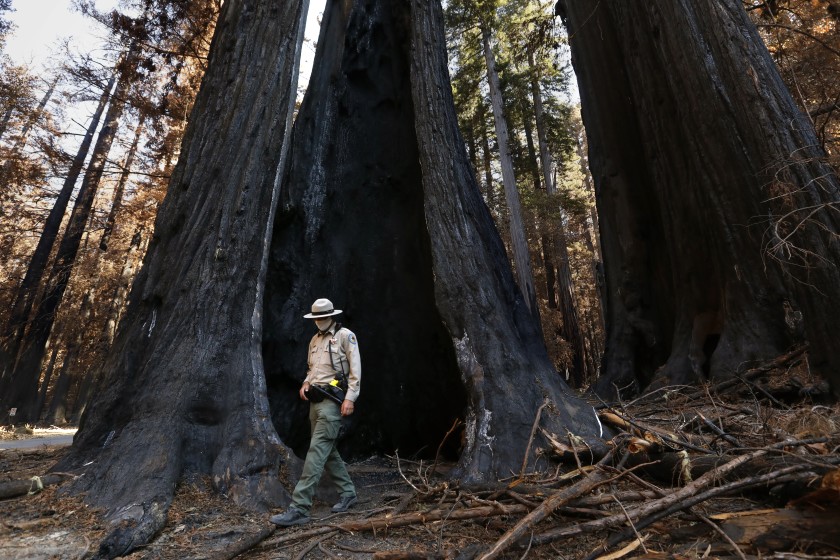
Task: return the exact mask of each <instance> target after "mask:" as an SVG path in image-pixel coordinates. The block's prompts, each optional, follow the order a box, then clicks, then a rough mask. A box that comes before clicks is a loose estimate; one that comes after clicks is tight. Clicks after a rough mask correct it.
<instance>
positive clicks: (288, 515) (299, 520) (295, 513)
mask: <svg viewBox="0 0 840 560" xmlns="http://www.w3.org/2000/svg"><path fill="white" fill-rule="evenodd" d="M269 521H271V522H272V523H274V524H275V525H279V526H280V527H291V526H292V525H302V524H304V523H309V516H308V515H307V514H305V513H303V512H302V511H300V510H299V509H295V508H293V507H290V508H289V509H287V510H286V511H284V512H283V513H279V514H277V515H272V516H271V518H270V519H269Z"/></svg>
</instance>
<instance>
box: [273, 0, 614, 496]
mask: <svg viewBox="0 0 840 560" xmlns="http://www.w3.org/2000/svg"><path fill="white" fill-rule="evenodd" d="M345 10H346V5H345V4H342V3H340V2H330V3H329V4H328V8H327V11H326V12H325V15H324V23H323V28H322V35H321V38H320V40H319V45H318V51H317V55H316V60H315V64H314V72H313V76H312V81H311V82H310V86H309V89H308V90H307V94H306V99H305V100H304V102H303V105H302V106H301V109H300V113H299V116H298V119H297V121H296V124H295V130H294V135H293V139H292V144H291V150H292V152H291V155H290V159H289V165H288V167H287V168H286V170H285V171H284V175H283V177H284V180H283V184H284V185H285V186H286V189H285V190H284V191H283V195H282V197H281V200H280V207H279V209H278V217H277V221H276V223H275V230H274V238H273V240H272V253H271V267H270V271H269V277H268V283H267V288H266V294H267V295H266V312H265V316H266V326H265V342H264V352H265V356H266V358H265V359H266V371H267V372H268V378H269V384H270V387H271V389H272V393H271V397H272V403H274V407H273V416H274V420H275V423H276V424H277V426H278V431H279V432H280V434H281V435H282V436H283V438H284V440H285V441H288V442H290V443H291V444H292V445H293V446H294V447H296V448H298V449H301V447H302V446H303V444H304V443H305V439H306V435H307V433H308V426H307V425H306V421H305V411H304V410H302V407H299V406H296V405H295V404H294V403H297V402H299V400H298V397H297V389H298V387H299V386H300V383H301V381H302V380H303V376H304V373H305V364H306V346H307V341H308V340H309V338H310V337H311V335H312V329H313V327H312V325H311V322H310V321H306V320H303V319H302V318H301V315H302V314H303V313H304V312H305V311H306V310H307V309H308V307H309V305H310V304H311V302H312V301H313V300H314V299H315V298H317V297H330V298H332V299H333V301H334V303H336V305H338V306H339V307H341V308H343V309H344V310H345V315H344V316H342V317H341V319H340V320H342V321H346V323H347V324H348V326H349V327H351V328H352V329H353V330H354V331H355V332H356V334H357V335H358V336H359V340H360V345H361V352H362V356H363V358H362V361H363V375H362V395H361V398H360V399H359V406H358V407H357V413H356V414H355V415H354V417H353V426H352V427H351V429H350V433H349V434H348V437H347V438H346V440H345V441H344V443H343V445H344V450H345V452H348V453H350V454H351V455H364V454H368V453H370V452H372V451H380V450H392V449H394V448H398V449H399V450H400V451H401V452H405V453H411V452H416V453H422V452H424V450H425V453H427V454H431V453H433V450H434V449H436V448H437V445H439V443H440V442H441V440H442V438H443V436H444V435H445V433H446V431H447V429H448V428H449V427H450V426H451V425H452V424H453V422H454V420H456V419H458V418H460V419H461V420H463V421H464V422H465V434H464V436H465V437H464V442H465V444H464V448H463V451H462V452H461V454H460V458H459V464H458V468H457V469H456V473H455V475H454V476H458V477H461V478H462V479H463V480H467V481H476V480H496V479H498V478H499V477H502V476H506V475H508V474H509V473H510V472H511V471H518V470H519V469H520V468H521V467H522V463H523V460H524V459H525V454H526V445H527V443H528V435H529V431H530V429H531V425H532V424H533V422H534V415H535V413H536V411H537V409H538V408H539V407H540V405H541V404H542V402H543V399H546V398H547V399H549V400H550V401H552V402H553V406H552V407H550V410H551V412H549V409H546V410H545V412H544V415H543V419H542V425H543V426H544V427H546V428H547V429H549V430H552V431H556V432H558V433H566V430H567V429H568V430H570V431H572V432H574V433H577V434H581V435H586V434H590V435H591V434H593V433H596V432H597V429H598V428H597V420H596V418H595V416H594V413H593V411H592V409H591V407H589V406H588V405H586V404H585V403H583V402H582V401H579V400H577V399H575V398H574V397H572V396H571V395H570V394H569V393H568V392H567V389H566V387H565V385H564V383H563V382H562V380H561V378H560V376H559V375H558V374H557V372H556V371H555V370H554V369H553V367H552V365H551V362H550V360H549V358H548V355H547V353H546V350H545V347H544V345H543V341H542V338H541V333H540V329H539V325H538V322H537V319H536V318H535V317H534V316H533V315H531V313H530V312H529V310H528V307H527V306H526V304H525V300H524V299H523V297H522V294H521V292H520V290H519V288H517V286H516V282H515V281H514V277H513V273H512V271H511V269H510V264H509V261H508V259H507V256H506V254H505V250H504V247H503V245H502V242H501V239H500V237H499V234H498V232H497V230H496V228H495V226H494V224H493V220H492V218H491V216H490V213H489V211H488V210H487V207H486V205H485V204H484V201H483V200H482V197H481V193H480V192H479V188H478V184H477V182H476V179H475V176H474V173H473V170H472V167H471V164H470V161H469V157H468V155H467V152H466V148H465V144H464V141H463V139H462V138H461V135H460V133H459V132H458V126H457V119H456V116H455V107H454V102H453V98H452V93H451V88H450V84H449V74H448V70H447V56H446V49H445V44H444V37H443V22H442V13H441V9H440V4H439V3H438V2H437V1H435V0H431V1H415V2H412V3H411V4H410V5H408V4H399V3H394V2H389V1H386V0H367V1H360V2H357V3H355V4H354V5H353V7H352V9H351V10H349V12H348V11H345ZM361 139H363V141H361ZM456 445H457V444H456ZM456 445H453V446H451V448H450V452H454V451H455V449H456ZM533 451H534V450H533V448H532V450H531V452H532V456H530V457H529V458H528V459H529V464H533V461H534V457H533Z"/></svg>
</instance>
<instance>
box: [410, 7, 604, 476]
mask: <svg viewBox="0 0 840 560" xmlns="http://www.w3.org/2000/svg"><path fill="white" fill-rule="evenodd" d="M411 6H412V20H411V21H412V28H411V37H412V42H411V68H412V74H411V77H412V98H413V101H414V107H415V127H416V131H417V144H418V149H419V155H420V166H421V170H422V174H423V190H424V210H425V223H426V230H427V232H428V236H429V243H430V249H431V259H432V272H433V279H434V288H435V292H434V300H433V303H434V305H435V307H436V309H437V311H438V313H440V317H441V320H442V323H443V325H444V326H445V328H446V330H447V332H448V334H449V336H450V337H451V339H450V340H451V344H452V347H453V348H454V351H455V357H456V360H457V365H458V370H459V372H460V375H461V380H462V382H463V384H464V387H465V388H466V390H467V405H468V406H467V414H466V422H467V424H466V439H465V441H466V444H465V447H464V450H463V452H462V453H461V457H460V460H459V463H458V469H457V470H456V474H458V475H460V476H462V477H463V478H464V479H466V480H481V479H485V480H486V479H489V478H493V477H495V476H501V475H506V474H507V473H509V472H510V471H511V470H514V471H515V470H516V469H517V468H519V466H520V465H521V464H522V462H523V457H524V456H525V447H526V446H527V445H528V440H527V437H525V434H527V433H528V431H529V429H530V426H531V425H532V424H533V419H534V415H535V412H536V410H537V409H538V408H539V407H540V405H541V404H542V402H543V399H548V400H549V401H550V402H551V403H552V406H550V407H549V408H548V413H547V414H546V413H544V414H543V415H542V422H541V424H542V425H544V426H555V427H557V428H559V429H561V431H563V432H565V431H566V430H568V431H571V432H573V433H576V434H580V435H587V434H594V433H598V432H599V425H598V422H597V419H596V418H595V417H594V412H593V411H592V409H591V408H590V407H589V406H588V405H586V404H585V403H583V402H582V401H579V400H577V399H575V398H574V397H572V396H571V395H570V394H569V393H568V392H567V388H566V386H565V384H564V383H563V381H562V380H561V379H560V377H559V376H558V375H557V373H556V372H555V371H554V369H553V367H552V366H551V363H550V360H549V358H548V354H547V353H546V350H545V347H544V345H543V342H542V337H541V334H540V329H539V325H538V324H537V323H536V320H535V319H534V317H533V315H531V314H530V313H529V311H528V309H527V307H526V305H525V302H524V299H523V297H522V294H521V292H520V291H519V290H518V289H517V287H516V284H515V282H514V279H513V275H512V273H511V271H510V268H509V266H508V264H507V259H506V256H505V252H504V247H503V246H502V242H501V239H500V238H499V235H498V232H497V231H496V230H495V228H494V226H493V220H492V218H491V216H490V213H489V212H488V211H487V208H486V206H485V205H484V203H483V201H482V199H481V195H480V192H479V189H478V185H477V183H476V180H475V177H474V175H473V174H472V173H471V172H470V167H469V161H468V160H467V157H466V153H465V150H464V143H463V141H462V140H461V135H460V133H459V131H458V128H457V120H456V118H455V107H454V103H453V101H452V90H451V88H450V87H449V84H448V80H449V77H448V71H447V57H446V50H445V44H444V38H443V21H442V14H441V10H440V4H439V3H438V2H436V1H434V0H432V1H427V0H415V1H414V2H412V5H411ZM528 459H530V457H529V458H528Z"/></svg>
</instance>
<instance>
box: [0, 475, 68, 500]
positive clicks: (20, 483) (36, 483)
mask: <svg viewBox="0 0 840 560" xmlns="http://www.w3.org/2000/svg"><path fill="white" fill-rule="evenodd" d="M73 476H74V475H72V474H65V473H50V474H46V475H44V476H33V477H32V478H28V479H26V480H12V481H9V482H3V483H0V500H5V499H8V498H17V497H18V496H25V495H27V494H37V493H38V492H40V491H41V490H43V489H44V488H46V487H47V486H53V485H55V484H61V483H62V482H64V481H65V480H67V479H68V478H73Z"/></svg>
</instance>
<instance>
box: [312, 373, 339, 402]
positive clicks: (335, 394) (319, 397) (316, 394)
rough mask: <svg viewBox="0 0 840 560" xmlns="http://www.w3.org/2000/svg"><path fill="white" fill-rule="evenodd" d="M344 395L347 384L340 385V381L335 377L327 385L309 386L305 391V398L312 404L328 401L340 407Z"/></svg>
mask: <svg viewBox="0 0 840 560" xmlns="http://www.w3.org/2000/svg"><path fill="white" fill-rule="evenodd" d="M345 378H346V377H345ZM346 393H347V383H346V382H345V383H342V380H341V379H339V378H337V377H336V378H335V379H333V380H332V381H330V383H329V385H310V386H309V390H308V391H306V398H308V399H309V401H310V402H313V403H319V402H321V401H323V400H324V399H329V400H331V401H333V402H335V403H337V404H338V405H339V406H341V404H342V403H343V402H344V395H345V394H346Z"/></svg>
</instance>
